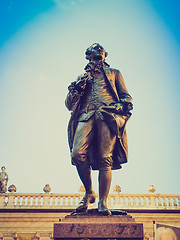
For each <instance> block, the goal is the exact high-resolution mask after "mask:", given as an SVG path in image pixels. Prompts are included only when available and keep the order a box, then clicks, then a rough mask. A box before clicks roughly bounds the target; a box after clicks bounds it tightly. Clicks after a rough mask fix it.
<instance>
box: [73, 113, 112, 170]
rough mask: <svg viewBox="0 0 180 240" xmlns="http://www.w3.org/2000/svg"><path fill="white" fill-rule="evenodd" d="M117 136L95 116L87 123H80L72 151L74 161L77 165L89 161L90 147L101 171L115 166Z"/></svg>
mask: <svg viewBox="0 0 180 240" xmlns="http://www.w3.org/2000/svg"><path fill="white" fill-rule="evenodd" d="M115 143H116V136H115V135H114V134H112V133H111V131H110V130H109V128H108V126H107V124H106V123H105V122H104V121H102V120H101V119H99V118H97V117H96V116H95V115H93V116H92V117H91V118H90V119H89V120H88V121H86V122H78V125H77V128H76V132H75V136H74V141H73V149H72V160H73V162H74V163H75V165H79V164H83V163H84V162H87V161H88V155H89V154H90V153H89V150H90V146H91V145H95V146H93V148H91V149H93V151H96V156H98V157H97V158H98V166H99V169H104V168H107V167H108V168H109V167H112V165H113V160H112V155H113V150H114V146H115Z"/></svg>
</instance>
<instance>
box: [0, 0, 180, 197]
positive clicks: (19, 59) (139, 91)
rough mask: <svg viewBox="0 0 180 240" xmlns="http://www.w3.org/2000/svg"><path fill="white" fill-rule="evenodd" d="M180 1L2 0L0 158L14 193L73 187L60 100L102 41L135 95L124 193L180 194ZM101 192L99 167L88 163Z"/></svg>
mask: <svg viewBox="0 0 180 240" xmlns="http://www.w3.org/2000/svg"><path fill="white" fill-rule="evenodd" d="M179 11H180V2H179V1H178V0H158V1H157V0H126V1H125V0H111V1H110V0H74V1H72V0H27V1H24V0H1V1H0V31H1V35H0V167H1V166H5V167H6V172H7V173H8V175H9V181H8V186H9V185H11V184H14V185H15V186H16V187H17V192H19V193H39V192H43V187H44V186H45V184H49V185H50V187H51V189H52V192H53V193H76V192H77V191H78V188H79V186H80V185H81V182H80V180H79V177H78V175H77V172H76V168H75V167H74V166H72V165H71V163H70V153H69V148H68V142H67V125H68V121H69V118H70V112H69V111H68V110H67V109H66V107H65V104H64V101H65V98H66V95H67V93H68V90H67V87H68V85H69V84H70V83H71V82H72V81H74V80H76V78H77V76H78V75H80V74H81V73H83V69H84V66H85V65H86V64H87V60H86V59H85V54H84V52H85V50H86V48H87V47H89V46H90V45H91V44H92V43H94V42H99V43H100V44H101V45H102V46H103V47H104V48H105V50H106V51H107V52H108V57H107V59H106V62H107V63H109V64H110V65H111V67H113V68H116V69H119V70H120V71H121V73H122V75H123V77H124V79H125V83H126V87H127V89H128V91H129V93H130V94H131V96H132V97H133V102H134V110H133V115H132V117H131V119H130V120H129V122H128V124H127V134H128V144H129V161H128V163H127V164H124V165H123V167H122V169H121V170H116V171H113V180H112V186H111V190H110V192H111V193H112V192H113V187H114V186H115V185H119V186H120V187H121V189H122V193H148V188H149V185H151V184H152V185H154V187H155V188H156V193H162V194H180V174H179V172H180V160H179V153H180V144H179V143H180V126H179V122H180V108H179V100H180V96H179V91H180V83H179V75H180V66H179V63H180V31H179V28H180V16H179ZM92 177H93V185H94V190H95V192H98V172H97V171H95V172H93V173H92Z"/></svg>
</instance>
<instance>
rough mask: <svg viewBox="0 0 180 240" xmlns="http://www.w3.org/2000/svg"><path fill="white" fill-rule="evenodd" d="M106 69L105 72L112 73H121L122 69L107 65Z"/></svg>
mask: <svg viewBox="0 0 180 240" xmlns="http://www.w3.org/2000/svg"><path fill="white" fill-rule="evenodd" d="M104 70H105V72H108V73H110V74H119V73H120V71H119V70H118V69H116V68H112V67H109V66H105V67H104Z"/></svg>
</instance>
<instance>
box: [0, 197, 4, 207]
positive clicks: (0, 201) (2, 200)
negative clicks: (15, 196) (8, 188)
mask: <svg viewBox="0 0 180 240" xmlns="http://www.w3.org/2000/svg"><path fill="white" fill-rule="evenodd" d="M4 205H5V196H4V195H3V194H0V207H1V208H2V207H4Z"/></svg>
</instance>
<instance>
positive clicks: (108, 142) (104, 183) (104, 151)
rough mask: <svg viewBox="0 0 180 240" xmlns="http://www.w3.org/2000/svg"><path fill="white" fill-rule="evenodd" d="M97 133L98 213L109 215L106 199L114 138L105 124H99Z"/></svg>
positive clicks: (110, 176) (109, 181) (110, 174)
mask: <svg viewBox="0 0 180 240" xmlns="http://www.w3.org/2000/svg"><path fill="white" fill-rule="evenodd" d="M98 130H99V133H98V136H99V145H100V147H99V150H100V152H99V154H100V156H99V159H100V162H99V203H98V211H99V213H101V214H103V215H111V212H110V211H109V210H108V208H107V197H108V194H109V190H110V186H111V179H112V170H111V168H112V165H113V162H112V155H113V150H114V146H115V143H116V136H114V135H113V134H112V133H111V132H110V130H109V128H108V126H107V124H106V123H105V122H103V121H102V122H101V123H100V127H99V128H98Z"/></svg>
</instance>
